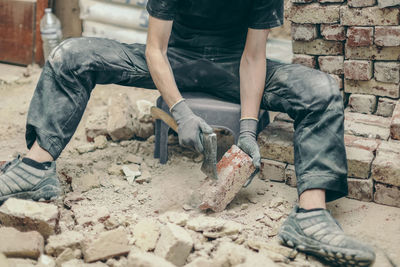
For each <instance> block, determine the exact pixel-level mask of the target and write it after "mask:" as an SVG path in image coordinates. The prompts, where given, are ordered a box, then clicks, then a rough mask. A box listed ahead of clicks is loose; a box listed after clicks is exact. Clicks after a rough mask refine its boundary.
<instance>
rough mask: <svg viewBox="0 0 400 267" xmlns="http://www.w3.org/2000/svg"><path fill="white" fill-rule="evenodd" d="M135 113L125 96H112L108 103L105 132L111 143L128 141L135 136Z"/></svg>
mask: <svg viewBox="0 0 400 267" xmlns="http://www.w3.org/2000/svg"><path fill="white" fill-rule="evenodd" d="M134 118H135V113H134V110H133V107H132V104H131V102H130V100H129V97H128V96H127V95H126V94H119V95H114V96H112V97H111V98H110V99H109V101H108V122H107V132H108V134H109V135H110V136H111V138H112V140H113V141H117V140H129V139H131V138H132V137H133V136H134V134H135V126H134V124H133V120H134Z"/></svg>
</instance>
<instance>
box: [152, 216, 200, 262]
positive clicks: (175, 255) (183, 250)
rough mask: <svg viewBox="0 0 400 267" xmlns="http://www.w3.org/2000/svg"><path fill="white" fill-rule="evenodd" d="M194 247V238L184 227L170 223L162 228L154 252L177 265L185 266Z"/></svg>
mask: <svg viewBox="0 0 400 267" xmlns="http://www.w3.org/2000/svg"><path fill="white" fill-rule="evenodd" d="M192 247H193V240H192V238H191V237H190V235H189V233H188V232H186V230H184V229H183V228H182V227H179V226H177V225H174V224H170V223H168V224H167V225H166V226H164V227H163V229H162V230H161V236H160V240H159V241H158V243H157V246H156V249H155V251H154V253H155V254H156V255H157V256H160V257H163V258H165V259H166V260H167V261H170V262H172V263H173V264H175V265H177V266H183V265H184V264H185V262H186V259H187V257H188V256H189V254H190V251H191V250H192Z"/></svg>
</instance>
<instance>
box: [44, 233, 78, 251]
mask: <svg viewBox="0 0 400 267" xmlns="http://www.w3.org/2000/svg"><path fill="white" fill-rule="evenodd" d="M83 239H84V237H83V234H82V233H80V232H75V231H67V232H63V233H61V234H60V235H52V236H50V237H49V239H48V240H47V245H46V254H48V255H51V256H54V257H57V256H58V255H60V254H61V253H62V252H63V251H64V250H65V249H66V248H70V249H72V250H75V249H80V248H81V243H82V241H83Z"/></svg>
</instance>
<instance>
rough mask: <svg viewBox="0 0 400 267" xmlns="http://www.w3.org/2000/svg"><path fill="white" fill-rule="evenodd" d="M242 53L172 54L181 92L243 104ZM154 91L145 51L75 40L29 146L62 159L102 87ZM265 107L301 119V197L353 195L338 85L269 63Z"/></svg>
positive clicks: (41, 104)
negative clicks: (319, 192) (314, 192)
mask: <svg viewBox="0 0 400 267" xmlns="http://www.w3.org/2000/svg"><path fill="white" fill-rule="evenodd" d="M240 57H241V51H230V50H227V49H220V48H208V47H205V48H202V49H201V50H197V51H193V50H187V49H183V48H177V47H169V48H168V58H169V61H170V64H171V67H172V70H173V72H174V76H175V80H176V83H177V86H178V88H179V89H180V90H181V91H203V92H207V93H210V94H213V95H216V96H218V97H221V98H224V99H227V100H230V101H233V102H239V101H240V86H239V64H240ZM110 83H115V84H120V85H126V86H134V87H143V88H149V89H155V86H154V83H153V81H152V79H151V76H150V73H149V70H148V68H147V64H146V59H145V46H144V45H140V44H121V43H118V42H116V41H112V40H107V39H100V38H77V39H68V40H66V41H64V42H63V43H61V44H60V45H59V46H58V47H57V48H56V49H54V51H53V52H52V54H51V55H50V57H49V59H48V61H47V62H46V64H45V66H44V68H43V72H42V74H41V77H40V80H39V82H38V84H37V88H36V91H35V93H34V96H33V98H32V101H31V105H30V108H29V113H28V121H27V130H26V142H27V146H28V148H30V147H31V146H32V145H33V143H34V142H35V140H37V141H38V143H39V145H40V146H41V147H42V148H43V149H45V150H46V151H48V152H49V153H50V154H51V155H52V156H53V157H54V158H55V159H57V158H58V157H59V155H60V153H61V152H62V150H63V149H64V147H65V146H66V145H67V143H68V142H69V140H70V139H71V137H72V135H73V134H74V132H75V130H76V128H77V126H78V124H79V122H80V120H81V117H82V114H83V112H84V110H85V108H86V105H87V102H88V100H89V97H90V94H91V92H92V90H93V88H94V87H95V85H96V84H110ZM261 107H262V108H264V109H267V110H270V111H280V112H286V113H288V114H289V116H290V117H291V118H293V119H294V121H295V123H294V127H295V135H294V151H295V168H296V175H297V184H298V193H299V194H301V193H302V192H304V191H305V190H308V189H313V188H320V189H326V191H327V200H328V201H330V200H334V199H337V198H339V197H342V196H344V195H346V194H347V180H346V178H347V163H346V151H345V146H344V140H343V131H344V130H343V118H344V115H343V102H342V98H341V95H340V93H339V89H338V86H337V84H336V83H335V80H334V79H333V78H332V77H330V76H329V75H327V74H324V73H323V72H320V71H318V70H314V69H311V68H307V67H304V66H301V65H296V64H282V63H278V62H274V61H270V60H267V76H266V83H265V91H264V95H263V98H262V103H261Z"/></svg>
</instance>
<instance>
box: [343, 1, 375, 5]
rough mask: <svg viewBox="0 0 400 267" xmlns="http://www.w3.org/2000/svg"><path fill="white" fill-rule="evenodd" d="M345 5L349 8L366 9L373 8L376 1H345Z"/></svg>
mask: <svg viewBox="0 0 400 267" xmlns="http://www.w3.org/2000/svg"><path fill="white" fill-rule="evenodd" d="M347 4H348V5H349V6H351V7H367V6H374V5H375V4H376V0H347Z"/></svg>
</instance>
